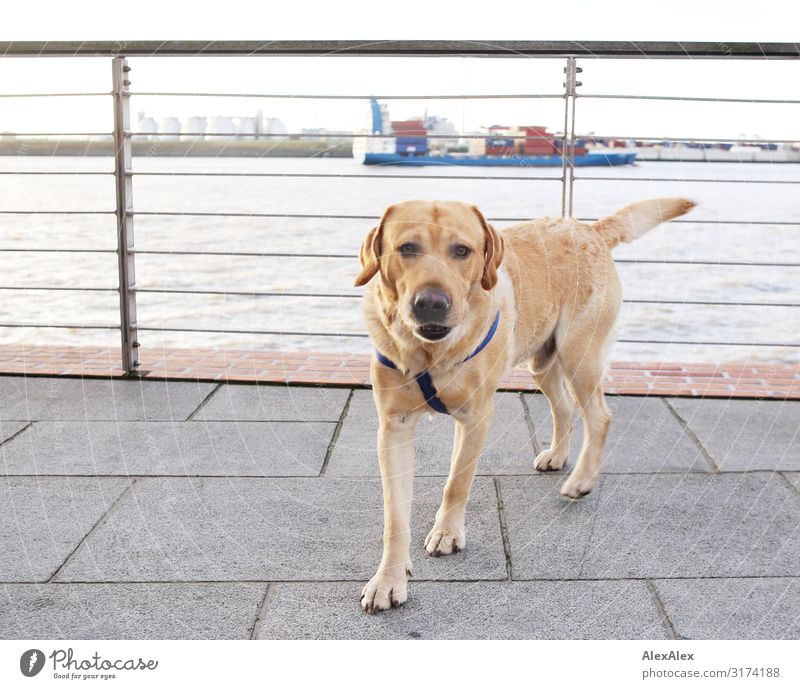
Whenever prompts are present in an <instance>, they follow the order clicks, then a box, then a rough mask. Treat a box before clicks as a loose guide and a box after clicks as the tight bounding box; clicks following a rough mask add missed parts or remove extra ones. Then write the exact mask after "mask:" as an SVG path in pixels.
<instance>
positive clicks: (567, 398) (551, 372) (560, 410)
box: [528, 344, 575, 471]
mask: <svg viewBox="0 0 800 689" xmlns="http://www.w3.org/2000/svg"><path fill="white" fill-rule="evenodd" d="M556 348H557V344H554V348H553V352H552V356H551V358H550V360H549V361H546V362H543V361H541V360H540V358H539V357H538V356H537V357H536V358H535V359H533V360H532V361H531V362H529V364H528V368H529V370H530V372H531V373H532V374H533V379H534V380H535V381H536V385H537V386H538V387H539V389H540V390H541V391H542V392H543V393H544V395H545V397H547V401H548V402H549V403H550V413H551V414H552V416H553V438H552V440H551V442H550V447H549V448H548V449H546V450H543V451H542V452H540V453H539V455H538V456H537V457H536V460H535V461H534V463H533V466H534V468H535V469H537V470H538V471H558V470H559V469H561V468H562V467H563V466H564V462H566V461H567V457H568V456H569V438H570V434H571V433H572V419H573V416H574V414H575V403H574V401H573V399H572V395H571V394H570V392H569V390H568V389H567V387H566V385H565V384H564V371H563V368H562V366H561V361H560V360H559V358H558V354H557V349H556ZM542 366H544V368H542Z"/></svg>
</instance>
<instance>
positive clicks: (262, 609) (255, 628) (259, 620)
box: [247, 584, 273, 641]
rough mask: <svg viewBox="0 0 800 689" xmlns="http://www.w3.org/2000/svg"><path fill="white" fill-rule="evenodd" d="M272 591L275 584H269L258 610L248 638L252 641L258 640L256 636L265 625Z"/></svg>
mask: <svg viewBox="0 0 800 689" xmlns="http://www.w3.org/2000/svg"><path fill="white" fill-rule="evenodd" d="M272 589H273V584H267V588H266V590H265V591H264V595H263V596H262V597H261V603H259V606H258V609H257V610H256V616H255V619H254V620H253V624H252V626H251V627H250V629H249V630H248V634H247V638H248V639H250V640H251V641H252V640H254V639H255V638H256V634H258V632H259V631H260V629H261V627H262V626H263V624H264V615H265V614H266V611H267V606H268V605H269V601H270V600H272Z"/></svg>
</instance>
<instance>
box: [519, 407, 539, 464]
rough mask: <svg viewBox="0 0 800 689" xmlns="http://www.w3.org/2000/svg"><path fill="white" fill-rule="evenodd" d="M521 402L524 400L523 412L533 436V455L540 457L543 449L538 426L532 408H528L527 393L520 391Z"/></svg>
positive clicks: (530, 433)
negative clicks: (540, 445)
mask: <svg viewBox="0 0 800 689" xmlns="http://www.w3.org/2000/svg"><path fill="white" fill-rule="evenodd" d="M519 399H520V402H522V413H523V415H524V416H525V424H526V425H527V426H528V434H529V435H530V436H531V444H532V445H533V456H534V457H538V456H539V453H540V452H541V449H540V448H539V439H538V438H537V437H536V426H535V425H534V424H533V417H532V416H531V410H530V409H529V408H528V403H527V402H526V401H525V393H524V392H520V393H519Z"/></svg>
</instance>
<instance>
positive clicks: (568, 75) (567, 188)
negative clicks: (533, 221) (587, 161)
mask: <svg viewBox="0 0 800 689" xmlns="http://www.w3.org/2000/svg"><path fill="white" fill-rule="evenodd" d="M576 62H577V60H576V58H574V57H568V58H567V66H566V67H564V74H565V79H564V141H563V142H562V149H561V184H562V188H561V215H562V216H563V215H569V216H572V200H573V195H572V191H573V186H574V183H575V103H576V100H577V98H578V86H580V85H581V82H580V81H578V74H579V73H580V72H581V71H582V70H581V68H580V67H578V66H577V64H576ZM568 126H569V133H567V127H568Z"/></svg>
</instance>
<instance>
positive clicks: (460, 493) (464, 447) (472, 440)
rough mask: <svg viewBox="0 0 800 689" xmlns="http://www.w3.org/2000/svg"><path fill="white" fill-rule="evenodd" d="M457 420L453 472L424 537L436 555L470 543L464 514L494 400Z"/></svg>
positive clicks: (457, 549)
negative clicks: (426, 535)
mask: <svg viewBox="0 0 800 689" xmlns="http://www.w3.org/2000/svg"><path fill="white" fill-rule="evenodd" d="M455 421H456V430H455V439H454V442H453V458H452V461H451V463H450V475H449V476H448V477H447V483H446V484H445V487H444V495H443V497H442V505H441V507H439V511H438V512H437V513H436V521H435V523H434V525H433V529H431V532H430V533H429V534H428V537H427V538H426V539H425V550H426V551H427V553H428V555H433V556H434V557H439V556H440V555H450V554H451V553H457V552H458V551H459V550H461V549H463V548H464V546H465V545H466V543H467V536H466V530H465V528H464V517H465V515H466V511H467V500H468V499H469V491H470V488H471V487H472V479H473V478H474V476H475V469H476V468H477V466H478V458H479V457H480V456H481V452H482V451H483V444H484V443H485V442H486V435H487V434H488V432H489V426H490V424H491V422H492V402H491V400H489V402H488V404H485V405H482V406H481V407H480V408H479V409H477V410H474V411H473V412H472V413H470V414H468V415H465V416H463V417H462V416H456V419H455Z"/></svg>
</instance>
